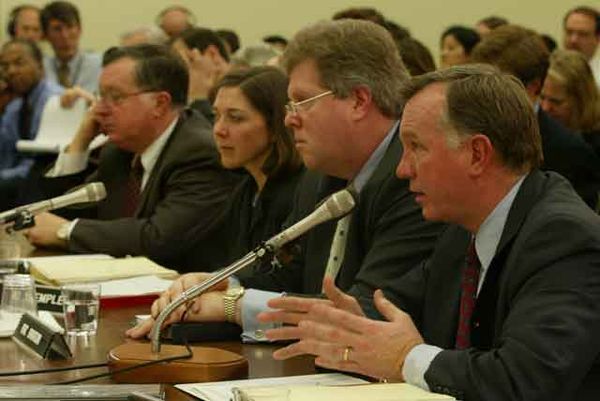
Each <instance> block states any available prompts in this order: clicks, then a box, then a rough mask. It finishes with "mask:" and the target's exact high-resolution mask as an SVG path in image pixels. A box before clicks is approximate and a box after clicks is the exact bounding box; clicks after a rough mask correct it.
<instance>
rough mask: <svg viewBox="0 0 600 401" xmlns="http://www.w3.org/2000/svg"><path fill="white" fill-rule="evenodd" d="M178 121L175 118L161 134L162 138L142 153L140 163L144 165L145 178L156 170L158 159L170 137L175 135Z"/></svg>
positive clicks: (157, 139)
mask: <svg viewBox="0 0 600 401" xmlns="http://www.w3.org/2000/svg"><path fill="white" fill-rule="evenodd" d="M177 121H179V118H175V119H174V120H173V121H172V122H171V124H169V126H168V127H167V129H165V130H164V131H163V133H162V134H160V136H159V137H158V138H156V139H155V140H154V142H152V143H151V144H150V146H148V147H147V148H146V150H144V152H142V154H141V156H140V161H141V163H142V166H143V167H144V176H145V177H146V176H147V175H149V174H150V172H151V171H152V169H153V168H154V165H155V164H156V161H157V160H158V157H159V156H160V154H161V153H162V150H163V148H164V147H165V145H166V143H167V140H168V139H169V137H170V136H171V134H172V133H173V130H174V129H175V125H176V124H177Z"/></svg>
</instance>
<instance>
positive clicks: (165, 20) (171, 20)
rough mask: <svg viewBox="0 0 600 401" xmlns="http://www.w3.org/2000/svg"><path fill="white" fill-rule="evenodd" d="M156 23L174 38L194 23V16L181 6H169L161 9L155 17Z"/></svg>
mask: <svg viewBox="0 0 600 401" xmlns="http://www.w3.org/2000/svg"><path fill="white" fill-rule="evenodd" d="M156 25H158V26H159V27H160V29H162V30H163V31H164V32H165V34H166V35H167V36H168V37H169V38H170V39H171V40H173V39H175V38H176V37H178V36H179V35H181V34H182V33H183V31H185V30H186V29H190V28H193V27H194V26H195V25H196V17H195V16H194V13H192V12H191V11H190V10H189V9H187V8H186V7H183V6H179V5H176V6H170V7H167V8H165V9H164V10H162V11H161V12H160V13H159V14H158V16H157V17H156Z"/></svg>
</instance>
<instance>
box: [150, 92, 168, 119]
mask: <svg viewBox="0 0 600 401" xmlns="http://www.w3.org/2000/svg"><path fill="white" fill-rule="evenodd" d="M154 101H155V105H156V106H155V108H154V116H155V117H162V116H164V115H165V114H166V113H167V112H168V111H169V110H170V109H171V103H172V102H171V95H170V94H169V93H168V92H165V91H162V92H158V93H157V94H156V96H155V97H154Z"/></svg>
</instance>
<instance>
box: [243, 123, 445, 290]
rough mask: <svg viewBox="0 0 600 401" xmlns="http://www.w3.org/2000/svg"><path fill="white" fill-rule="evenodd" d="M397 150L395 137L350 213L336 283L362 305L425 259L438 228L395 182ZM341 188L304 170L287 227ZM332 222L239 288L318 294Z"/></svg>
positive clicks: (401, 182) (336, 181)
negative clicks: (279, 263)
mask: <svg viewBox="0 0 600 401" xmlns="http://www.w3.org/2000/svg"><path fill="white" fill-rule="evenodd" d="M401 155H402V146H401V144H400V141H399V139H398V136H397V135H394V138H393V139H392V141H391V143H390V145H389V147H388V149H387V150H386V153H385V155H384V157H383V159H382V160H381V162H380V163H379V165H378V166H377V168H376V170H375V171H374V173H373V175H372V176H371V178H370V179H369V181H368V182H367V184H366V185H365V187H364V188H363V189H362V191H361V193H360V198H359V200H358V205H357V206H356V207H355V208H354V210H353V211H352V219H351V222H350V228H349V232H348V238H347V244H346V252H345V257H344V261H343V264H342V267H341V269H340V272H339V274H338V277H337V284H338V285H339V286H340V287H341V288H342V289H344V290H349V291H350V292H351V293H352V294H353V295H355V296H357V297H358V298H359V299H361V301H363V300H370V299H371V298H372V294H373V291H374V290H375V289H377V288H385V287H387V286H389V285H390V284H391V283H392V282H393V281H394V280H397V279H398V277H399V276H400V275H402V274H403V273H404V272H406V271H408V270H410V269H411V268H413V267H414V266H416V265H417V264H418V263H419V262H420V261H422V260H424V259H425V258H427V257H428V256H429V254H430V252H431V250H432V249H433V245H434V243H435V240H436V238H437V236H438V234H439V232H440V231H441V228H442V225H440V224H435V223H429V222H426V221H425V220H424V219H423V217H422V215H421V209H420V208H419V206H418V205H417V204H416V202H415V201H414V197H413V195H412V194H411V193H410V192H409V190H408V181H407V180H399V179H398V178H396V176H395V175H394V174H395V169H396V166H397V165H398V161H399V160H400V157H401ZM344 186H345V183H344V182H342V181H341V180H339V179H335V178H333V177H327V176H323V175H322V174H319V173H316V172H310V171H308V172H307V173H306V174H305V176H304V177H303V178H302V180H301V181H300V184H299V186H298V190H297V191H296V200H295V204H294V208H293V211H292V214H291V219H290V221H291V222H296V221H298V220H300V218H302V217H304V216H306V215H308V214H310V213H311V212H312V211H313V210H314V209H315V207H316V205H317V204H318V203H319V202H320V201H321V200H322V199H324V198H325V197H326V196H328V195H330V194H331V193H333V192H335V191H337V190H339V189H342V188H343V187H344ZM335 228H336V222H335V221H332V222H326V223H323V224H321V225H319V226H317V227H315V228H314V229H313V230H311V231H310V232H309V233H307V234H306V235H305V236H303V237H302V238H301V240H300V241H298V242H297V243H296V245H295V246H294V247H292V251H291V253H292V257H293V260H292V261H291V262H290V263H288V264H286V265H285V266H283V267H281V268H278V269H274V270H273V269H271V270H270V271H264V272H262V274H256V275H254V276H253V277H251V278H248V279H246V280H242V282H243V284H244V285H247V286H251V287H253V288H259V289H266V290H272V291H288V292H302V293H320V292H321V284H322V281H323V275H324V273H325V267H326V264H327V260H328V258H329V251H330V248H331V242H332V239H333V234H334V232H335Z"/></svg>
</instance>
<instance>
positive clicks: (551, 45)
mask: <svg viewBox="0 0 600 401" xmlns="http://www.w3.org/2000/svg"><path fill="white" fill-rule="evenodd" d="M540 36H541V38H542V40H543V41H544V44H545V45H546V48H547V49H548V51H549V52H550V53H552V52H553V51H554V50H555V49H556V48H557V47H558V44H557V43H556V40H554V39H553V38H552V36H550V35H548V34H546V33H544V34H541V35H540Z"/></svg>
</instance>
